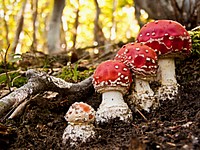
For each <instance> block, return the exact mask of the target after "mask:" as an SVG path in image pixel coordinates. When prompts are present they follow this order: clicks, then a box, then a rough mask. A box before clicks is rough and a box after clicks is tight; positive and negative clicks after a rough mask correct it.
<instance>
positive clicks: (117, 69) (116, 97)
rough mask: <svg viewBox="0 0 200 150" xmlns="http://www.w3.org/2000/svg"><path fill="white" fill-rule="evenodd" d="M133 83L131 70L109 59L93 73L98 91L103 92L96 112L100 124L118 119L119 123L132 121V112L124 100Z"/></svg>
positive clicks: (94, 83)
mask: <svg viewBox="0 0 200 150" xmlns="http://www.w3.org/2000/svg"><path fill="white" fill-rule="evenodd" d="M131 83H132V76H131V72H130V70H129V69H128V67H126V65H125V64H123V63H121V62H118V61H115V60H108V61H105V62H103V63H101V64H99V65H98V67H97V68H96V70H95V72H94V75H93V85H94V88H95V90H96V91H97V92H99V93H102V102H101V104H100V106H99V108H98V110H97V112H96V123H97V124H98V125H102V124H109V123H111V122H113V120H117V121H116V122H118V123H117V124H118V125H119V124H120V123H122V122H123V123H130V121H131V120H132V112H131V110H130V109H129V107H128V105H127V104H126V103H125V102H124V99H123V95H124V94H125V93H127V91H128V89H129V87H130V85H131Z"/></svg>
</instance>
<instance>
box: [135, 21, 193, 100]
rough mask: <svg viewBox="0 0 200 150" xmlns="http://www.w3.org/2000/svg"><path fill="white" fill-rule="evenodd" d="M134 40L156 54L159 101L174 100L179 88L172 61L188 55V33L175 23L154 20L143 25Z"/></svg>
mask: <svg viewBox="0 0 200 150" xmlns="http://www.w3.org/2000/svg"><path fill="white" fill-rule="evenodd" d="M136 40H137V42H140V43H144V44H145V45H148V46H150V47H151V48H153V49H154V50H155V51H156V52H157V54H158V65H159V69H158V80H161V81H160V82H161V87H160V88H159V90H158V97H159V100H166V99H174V98H175V97H176V95H177V93H178V86H179V85H178V83H177V80H176V74H175V62H174V59H175V58H180V57H185V56H187V55H188V54H190V51H191V46H192V43H191V38H190V35H189V33H188V32H187V30H186V29H185V28H184V27H183V26H182V25H181V24H179V23H178V22H176V21H172V20H156V21H153V22H149V23H147V24H146V25H144V26H143V27H142V28H141V30H140V32H139V34H138V37H137V39H136Z"/></svg>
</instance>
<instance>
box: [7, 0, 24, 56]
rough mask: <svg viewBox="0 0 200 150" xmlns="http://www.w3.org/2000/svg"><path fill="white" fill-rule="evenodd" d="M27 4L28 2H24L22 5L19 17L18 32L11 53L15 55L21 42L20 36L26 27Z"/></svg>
mask: <svg viewBox="0 0 200 150" xmlns="http://www.w3.org/2000/svg"><path fill="white" fill-rule="evenodd" d="M26 2H27V0H25V1H24V3H23V5H22V9H21V12H20V15H19V20H18V22H17V30H16V33H15V38H14V42H13V44H12V51H11V53H15V52H16V48H17V44H18V42H19V36H20V33H21V32H22V29H23V25H24V11H25V8H26Z"/></svg>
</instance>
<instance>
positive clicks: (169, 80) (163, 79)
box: [157, 58, 179, 100]
mask: <svg viewBox="0 0 200 150" xmlns="http://www.w3.org/2000/svg"><path fill="white" fill-rule="evenodd" d="M158 65H159V69H158V79H160V83H161V87H159V89H158V91H157V94H158V96H159V99H160V100H167V99H174V98H175V97H176V95H177V94H178V87H179V84H178V83H177V80H176V73H175V62H174V59H172V58H160V59H159V60H158Z"/></svg>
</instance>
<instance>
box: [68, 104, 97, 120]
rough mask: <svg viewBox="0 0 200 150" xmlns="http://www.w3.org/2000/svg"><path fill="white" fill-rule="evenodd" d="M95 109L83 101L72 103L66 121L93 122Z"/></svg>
mask: <svg viewBox="0 0 200 150" xmlns="http://www.w3.org/2000/svg"><path fill="white" fill-rule="evenodd" d="M94 118H95V111H94V109H93V108H92V107H91V106H90V105H88V104H86V103H83V102H75V103H74V104H72V105H71V106H70V108H69V110H68V111H67V113H66V115H65V119H66V121H68V122H69V123H73V124H81V123H91V122H93V121H94Z"/></svg>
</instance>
